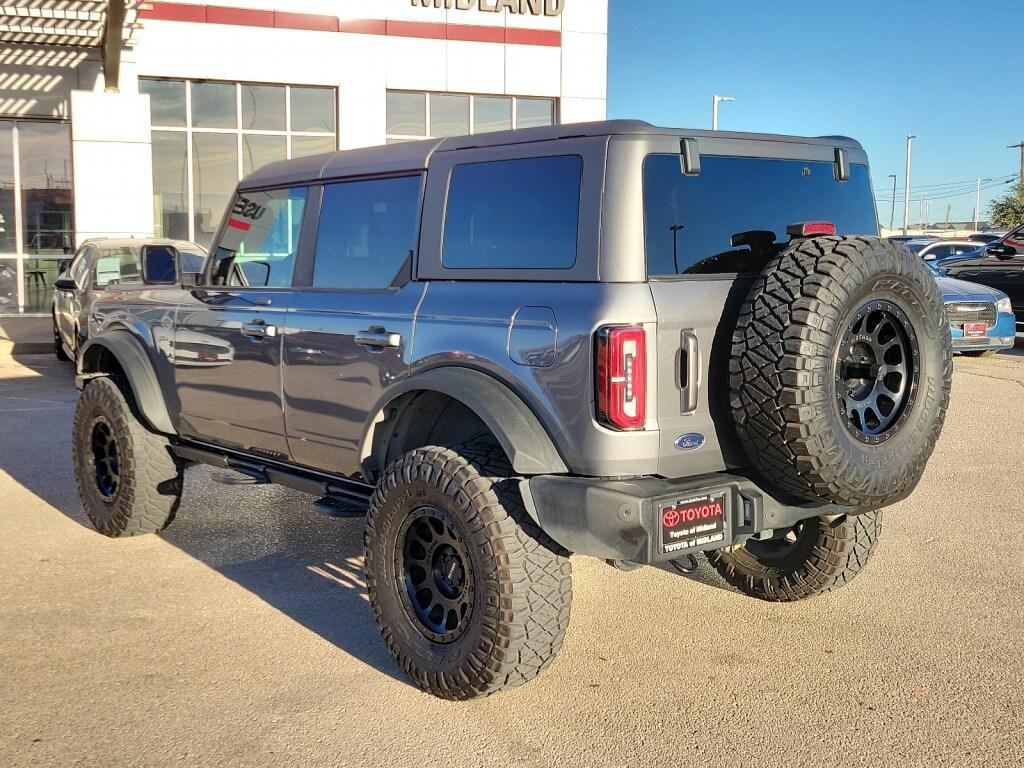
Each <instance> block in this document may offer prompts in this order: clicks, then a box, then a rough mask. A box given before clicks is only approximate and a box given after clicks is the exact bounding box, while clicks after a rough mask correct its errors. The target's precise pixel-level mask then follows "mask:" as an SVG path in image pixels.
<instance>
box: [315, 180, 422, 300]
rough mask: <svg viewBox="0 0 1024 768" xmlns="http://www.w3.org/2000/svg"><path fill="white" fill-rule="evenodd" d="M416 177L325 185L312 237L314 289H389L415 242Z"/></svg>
mask: <svg viewBox="0 0 1024 768" xmlns="http://www.w3.org/2000/svg"><path fill="white" fill-rule="evenodd" d="M420 185H421V180H420V177H419V176H407V177H404V178H396V179H374V180H370V181H349V182H345V183H343V184H331V185H329V186H327V187H326V188H325V189H324V202H323V206H322V208H321V209H320V232H319V234H318V236H317V241H316V262H315V267H314V272H313V285H314V286H316V287H317V288H351V289H356V288H361V289H379V288H390V287H391V286H392V285H394V284H395V283H396V282H397V280H398V279H399V278H400V276H401V275H402V274H403V273H405V272H407V265H408V264H409V263H410V260H411V259H412V253H413V249H414V248H415V247H416V225H417V223H418V220H419V204H420Z"/></svg>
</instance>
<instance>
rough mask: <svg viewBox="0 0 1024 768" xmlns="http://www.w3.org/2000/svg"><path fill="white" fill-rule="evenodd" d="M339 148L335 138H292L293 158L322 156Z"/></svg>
mask: <svg viewBox="0 0 1024 768" xmlns="http://www.w3.org/2000/svg"><path fill="white" fill-rule="evenodd" d="M337 148H338V147H337V145H336V142H335V140H334V137H333V136H292V157H305V156H306V155H320V154H323V153H324V152H333V151H334V150H336V149H337Z"/></svg>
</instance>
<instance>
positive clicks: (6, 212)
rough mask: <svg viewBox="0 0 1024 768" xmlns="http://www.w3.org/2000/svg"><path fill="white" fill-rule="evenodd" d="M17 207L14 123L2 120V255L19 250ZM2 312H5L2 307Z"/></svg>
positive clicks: (0, 140)
mask: <svg viewBox="0 0 1024 768" xmlns="http://www.w3.org/2000/svg"><path fill="white" fill-rule="evenodd" d="M16 205H17V202H16V201H15V198H14V123H13V122H12V121H10V120H0V253H15V252H16V251H17V250H18V243H17V239H16V238H17V234H18V233H17V231H16V222H15V213H14V211H15V206H16ZM0 290H2V288H0ZM0 311H3V308H2V307H0Z"/></svg>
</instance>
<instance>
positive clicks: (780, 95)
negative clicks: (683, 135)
mask: <svg viewBox="0 0 1024 768" xmlns="http://www.w3.org/2000/svg"><path fill="white" fill-rule="evenodd" d="M609 3H610V10H609V13H610V18H609V33H610V39H609V67H608V68H609V82H608V115H609V117H611V118H626V117H635V118H640V119H643V120H649V121H650V122H653V123H657V124H661V125H669V126H678V127H685V128H709V127H710V125H711V97H712V96H713V95H714V94H715V93H719V94H723V95H728V96H734V97H735V98H736V101H735V102H734V103H730V104H723V105H722V106H721V107H720V113H719V128H721V129H723V130H738V131H763V132H767V133H791V134H798V135H805V136H817V135H829V134H843V135H847V136H852V137H854V138H856V139H858V140H859V141H861V143H863V144H864V146H865V148H866V149H867V151H868V155H869V157H870V160H871V170H872V176H873V181H874V186H875V187H876V188H877V189H878V190H880V191H879V193H878V194H879V197H880V198H884V199H880V200H879V204H878V208H879V219H880V220H881V222H882V224H883V225H884V224H888V221H889V213H890V203H889V199H891V197H892V193H891V184H892V180H891V179H889V178H888V175H889V174H890V173H895V174H898V176H899V179H898V186H899V188H900V192H899V193H898V202H897V212H896V219H897V224H899V223H900V222H901V221H902V208H901V206H902V187H903V167H904V147H905V143H906V136H907V134H908V133H912V134H916V135H917V136H918V138H917V139H916V140H915V142H914V166H913V173H912V177H911V187H912V191H911V202H912V208H911V221H912V222H913V221H917V220H918V219H919V204H918V203H917V202H916V200H917V198H918V196H919V194H921V193H924V194H926V196H927V197H928V198H930V202H929V219H930V220H931V221H941V220H942V219H944V218H945V215H946V205H947V204H950V205H952V211H951V215H952V218H953V219H954V220H957V219H959V220H967V219H969V218H970V217H971V215H972V211H973V208H974V191H973V189H974V188H973V183H971V182H973V180H974V179H975V178H977V177H979V176H981V177H983V178H986V177H988V178H993V179H997V180H1002V179H1005V178H1007V177H1008V176H1010V175H1011V174H1016V173H1017V171H1018V169H1019V165H1020V156H1019V154H1018V153H1017V151H1016V150H1010V149H1006V146H1007V145H1008V144H1015V143H1017V142H1019V141H1021V140H1024V56H1022V53H1021V51H1022V43H1021V33H1022V30H1024V0H975V1H974V2H971V3H967V2H962V1H960V2H956V1H951V0H928V1H927V2H925V0H888V2H883V1H882V0H855V1H854V2H845V3H839V2H835V1H834V0H831V1H830V0H817V1H816V2H812V1H811V0H805V1H803V2H801V1H800V0H771V2H769V1H768V0H717V1H716V2H703V1H702V0H609ZM959 182H967V183H964V184H957V183H959ZM942 184H946V185H949V186H934V185H942ZM925 185H928V186H929V187H930V188H929V189H926V188H925ZM887 187H888V188H889V190H890V191H889V192H884V191H881V190H885V189H886V188H887ZM1008 188H1009V187H1006V186H1005V185H1003V186H1002V187H1001V189H1002V190H1006V189H1008ZM919 190H920V191H919ZM964 190H969V192H968V194H964V195H960V196H953V195H954V194H955V193H957V192H961V191H964ZM999 191H1000V188H994V189H992V190H990V191H983V192H982V210H983V211H986V210H987V202H988V201H989V200H991V199H992V197H993V196H994V195H995V194H996V193H997V192H999Z"/></svg>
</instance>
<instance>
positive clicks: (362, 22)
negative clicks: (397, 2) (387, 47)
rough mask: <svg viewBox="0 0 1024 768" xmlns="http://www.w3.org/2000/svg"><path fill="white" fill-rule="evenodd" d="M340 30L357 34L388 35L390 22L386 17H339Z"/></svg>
mask: <svg viewBox="0 0 1024 768" xmlns="http://www.w3.org/2000/svg"><path fill="white" fill-rule="evenodd" d="M338 31H339V32H351V33H353V34H357V35H386V34H387V33H388V23H387V22H386V21H384V19H338Z"/></svg>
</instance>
